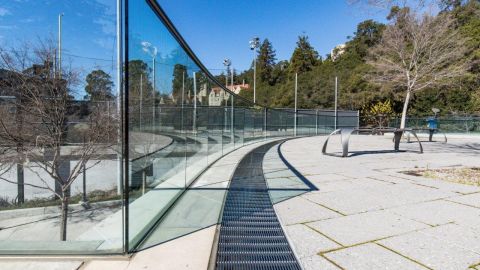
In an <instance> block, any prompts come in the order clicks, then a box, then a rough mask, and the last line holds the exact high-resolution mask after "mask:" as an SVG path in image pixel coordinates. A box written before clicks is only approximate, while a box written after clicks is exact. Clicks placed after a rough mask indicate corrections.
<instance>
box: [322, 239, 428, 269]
mask: <svg viewBox="0 0 480 270" xmlns="http://www.w3.org/2000/svg"><path fill="white" fill-rule="evenodd" d="M324 256H325V257H327V258H328V259H330V260H332V261H333V262H335V263H336V264H337V265H339V266H341V267H342V268H343V269H346V270H347V269H352V270H371V269H389V270H401V269H405V270H426V269H428V268H426V267H423V266H421V265H420V264H418V263H415V262H413V261H411V260H409V259H407V258H405V257H402V256H400V255H398V254H397V253H395V252H392V251H390V250H388V249H385V248H383V247H381V246H379V245H377V244H374V243H368V244H364V245H358V246H353V247H349V248H344V249H340V250H336V251H333V252H329V253H326V254H324Z"/></svg>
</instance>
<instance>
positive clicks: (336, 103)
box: [334, 76, 338, 129]
mask: <svg viewBox="0 0 480 270" xmlns="http://www.w3.org/2000/svg"><path fill="white" fill-rule="evenodd" d="M337 106H338V77H336V76H335V125H334V129H337V119H338V111H337Z"/></svg>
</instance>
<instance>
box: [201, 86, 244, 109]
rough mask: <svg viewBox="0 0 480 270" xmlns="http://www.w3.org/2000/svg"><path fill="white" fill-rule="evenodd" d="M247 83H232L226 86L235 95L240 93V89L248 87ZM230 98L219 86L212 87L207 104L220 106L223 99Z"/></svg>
mask: <svg viewBox="0 0 480 270" xmlns="http://www.w3.org/2000/svg"><path fill="white" fill-rule="evenodd" d="M249 87H250V86H249V85H248V84H245V83H244V84H234V85H233V86H232V85H229V86H227V89H228V90H230V91H232V92H233V93H235V94H236V95H238V94H240V92H241V91H242V90H246V89H249ZM229 98H230V93H228V92H225V91H224V90H223V89H222V88H220V87H213V88H212V90H211V91H210V94H209V96H208V105H209V106H221V105H222V102H223V101H227V100H228V99H229Z"/></svg>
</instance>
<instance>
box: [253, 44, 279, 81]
mask: <svg viewBox="0 0 480 270" xmlns="http://www.w3.org/2000/svg"><path fill="white" fill-rule="evenodd" d="M275 56H276V55H275V50H274V49H273V46H272V43H271V42H270V41H268V39H265V40H264V41H263V43H262V45H261V46H260V50H259V52H258V59H257V69H258V74H259V76H260V80H261V81H262V82H266V83H269V84H270V83H272V77H273V76H272V72H273V68H274V66H275V60H276V58H275Z"/></svg>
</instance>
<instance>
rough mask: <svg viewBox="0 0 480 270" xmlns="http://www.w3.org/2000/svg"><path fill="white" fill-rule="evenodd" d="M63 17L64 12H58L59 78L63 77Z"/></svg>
mask: <svg viewBox="0 0 480 270" xmlns="http://www.w3.org/2000/svg"><path fill="white" fill-rule="evenodd" d="M62 17H63V13H60V14H58V78H59V79H61V78H62Z"/></svg>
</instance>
